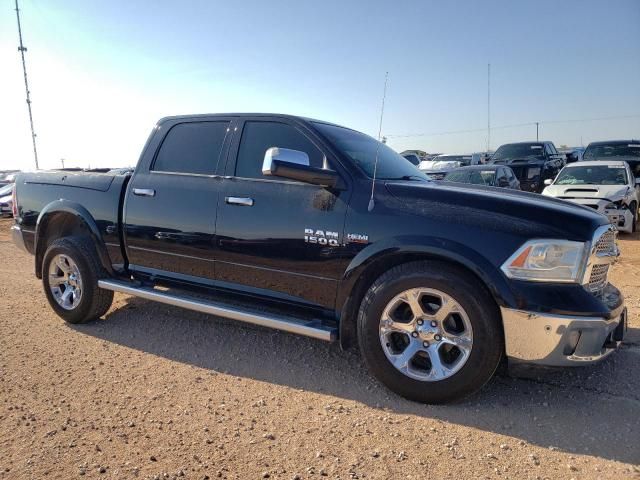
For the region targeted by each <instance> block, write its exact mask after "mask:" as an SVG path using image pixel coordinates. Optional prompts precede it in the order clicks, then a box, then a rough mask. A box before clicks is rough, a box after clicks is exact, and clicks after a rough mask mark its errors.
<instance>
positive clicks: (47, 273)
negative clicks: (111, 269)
mask: <svg viewBox="0 0 640 480" xmlns="http://www.w3.org/2000/svg"><path fill="white" fill-rule="evenodd" d="M103 276H104V271H103V268H102V266H101V265H100V263H99V262H98V259H97V257H96V253H95V249H94V248H93V245H92V243H91V241H90V240H89V239H87V238H84V237H65V238H61V239H58V240H55V241H54V242H53V243H52V244H51V245H50V246H49V248H48V249H47V251H46V252H45V254H44V259H43V262H42V283H43V285H44V292H45V295H46V296H47V300H48V301H49V304H50V305H51V308H53V310H54V311H55V312H56V313H57V314H58V316H60V317H62V318H63V319H64V320H65V321H66V322H69V323H84V322H88V321H91V320H94V319H96V318H98V317H101V316H102V315H104V314H105V313H107V310H109V307H110V306H111V303H112V302H113V292H112V291H109V290H103V289H101V288H98V280H99V279H100V278H102V277H103Z"/></svg>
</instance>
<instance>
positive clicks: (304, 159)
mask: <svg viewBox="0 0 640 480" xmlns="http://www.w3.org/2000/svg"><path fill="white" fill-rule="evenodd" d="M309 163H310V162H309V155H307V154H306V153H305V152H301V151H299V150H291V149H289V148H280V147H271V148H269V149H268V150H267V151H266V152H265V154H264V162H263V163H262V174H263V175H267V176H275V177H283V178H289V179H291V180H298V181H300V182H305V183H311V184H313V185H321V186H323V187H329V188H337V187H338V186H339V184H340V177H339V176H338V174H337V173H336V172H335V171H333V170H328V169H324V168H315V167H312V166H310V164H309Z"/></svg>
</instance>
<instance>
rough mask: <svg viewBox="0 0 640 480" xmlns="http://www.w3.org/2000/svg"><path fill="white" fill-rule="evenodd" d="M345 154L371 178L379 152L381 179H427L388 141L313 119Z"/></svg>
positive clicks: (378, 172) (378, 169)
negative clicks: (381, 141) (387, 144)
mask: <svg viewBox="0 0 640 480" xmlns="http://www.w3.org/2000/svg"><path fill="white" fill-rule="evenodd" d="M313 123H314V125H315V126H316V127H317V128H318V130H320V131H321V132H322V133H323V134H324V135H326V136H327V138H328V139H329V140H331V142H333V143H334V144H335V146H336V147H338V149H340V151H342V153H344V154H345V155H347V156H348V157H349V158H350V159H351V160H353V162H354V163H355V164H356V165H357V166H358V167H360V169H361V170H362V171H363V172H364V173H365V174H366V175H367V176H368V177H370V178H373V170H374V165H375V162H376V153H377V155H378V167H377V172H376V178H379V179H381V180H425V181H429V178H428V177H427V176H426V175H425V174H424V173H422V172H420V170H418V169H417V168H416V167H415V166H414V165H413V164H412V163H411V162H407V159H406V158H404V157H402V156H400V154H398V153H396V152H395V151H393V150H392V149H391V148H389V147H387V146H386V145H385V144H383V143H380V142H378V141H377V140H374V139H373V138H371V137H370V136H368V135H365V134H364V133H360V132H356V131H354V130H349V129H348V128H343V127H337V126H335V125H328V124H326V123H320V122H313Z"/></svg>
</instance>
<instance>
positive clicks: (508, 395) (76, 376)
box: [0, 220, 640, 480]
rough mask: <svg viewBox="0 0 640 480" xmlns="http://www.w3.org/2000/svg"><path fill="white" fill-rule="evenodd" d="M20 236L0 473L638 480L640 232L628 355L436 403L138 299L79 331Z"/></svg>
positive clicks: (4, 293) (12, 275)
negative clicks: (50, 298)
mask: <svg viewBox="0 0 640 480" xmlns="http://www.w3.org/2000/svg"><path fill="white" fill-rule="evenodd" d="M9 225H10V221H8V220H3V221H0V258H2V259H3V260H4V261H3V262H2V263H1V264H0V278H2V281H1V282H0V296H1V298H2V303H1V304H0V479H4V478H7V479H8V478H16V479H27V478H28V479H40V478H45V477H46V478H61V479H70V478H103V479H106V478H117V479H121V478H141V479H142V478H158V479H165V478H187V479H200V480H202V479H207V478H211V479H214V478H218V477H220V478H240V479H251V478H283V479H294V478H305V479H306V478H312V479H313V478H315V479H320V478H323V477H328V478H341V479H350V478H372V479H373V478H375V479H387V478H394V479H395V478H438V479H441V478H503V479H506V478H514V479H527V478H530V479H543V478H553V479H555V478H567V479H570V478H575V479H576V480H577V479H582V478H616V479H621V478H640V467H639V466H638V464H639V463H640V446H639V445H638V443H639V441H640V376H639V375H638V369H639V367H640V319H639V316H640V289H639V288H638V287H639V286H640V235H636V236H634V237H631V236H629V235H621V246H622V251H623V256H622V260H621V262H620V263H619V264H617V265H616V267H615V270H614V273H613V281H614V283H615V284H617V285H618V286H619V287H621V288H622V289H623V290H624V293H625V295H626V297H627V303H628V306H629V311H630V328H629V332H628V337H627V339H628V340H627V342H626V344H625V345H624V346H623V347H622V348H621V349H620V351H619V352H617V353H616V354H614V355H612V356H611V357H609V359H607V360H606V361H605V362H603V363H601V364H600V365H598V366H595V367H589V368H584V369H572V370H563V371H560V372H552V373H548V374H545V375H544V376H539V377H537V378H532V379H514V378H509V377H503V376H499V377H496V378H494V379H493V380H492V381H491V382H490V383H489V384H488V385H487V386H486V387H485V388H484V389H483V390H482V391H481V392H480V393H479V394H477V395H475V396H473V397H471V398H469V399H467V400H465V401H464V402H461V403H458V404H454V405H449V406H427V405H420V404H415V403H412V402H408V401H405V400H403V399H402V398H399V397H397V396H396V395H394V394H393V393H390V392H389V391H388V390H386V389H385V388H384V387H382V386H380V385H379V384H378V383H377V382H376V381H375V380H373V379H372V378H371V377H370V376H369V375H368V374H367V372H366V370H365V368H364V366H363V364H362V361H361V359H360V357H359V356H358V354H357V353H354V352H342V351H341V350H340V349H339V347H338V346H337V345H328V344H325V343H323V342H320V341H315V340H311V339H307V338H303V337H297V336H294V335H289V334H286V333H279V332H274V331H269V330H265V329H260V328H257V327H252V326H247V325H244V324H239V323H234V322H231V321H226V320H220V319H216V318H212V317H207V316H205V315H201V314H198V313H193V312H188V311H185V310H181V309H178V308H173V307H169V306H164V305H160V304H154V303H151V302H148V301H144V300H140V299H136V298H132V297H128V296H125V295H120V294H117V295H116V301H115V302H114V305H113V307H112V309H111V310H110V311H109V313H108V314H107V315H106V316H105V318H104V319H103V320H100V321H97V322H94V323H92V324H88V325H82V326H71V325H66V324H65V323H64V322H63V321H62V320H61V319H60V318H58V317H57V316H56V315H55V314H54V313H53V312H52V310H51V309H50V308H49V306H48V304H47V302H46V300H45V298H44V294H43V293H42V287H41V284H40V282H39V281H38V280H37V279H36V278H35V276H34V275H33V260H32V257H30V256H28V255H26V254H24V253H22V252H20V251H19V250H18V249H17V248H16V247H14V245H13V244H12V243H11V242H10V239H9V236H8V227H9Z"/></svg>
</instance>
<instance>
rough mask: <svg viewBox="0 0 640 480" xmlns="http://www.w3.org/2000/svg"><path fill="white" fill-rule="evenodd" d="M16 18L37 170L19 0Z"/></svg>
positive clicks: (25, 48) (34, 133)
mask: <svg viewBox="0 0 640 480" xmlns="http://www.w3.org/2000/svg"><path fill="white" fill-rule="evenodd" d="M16 18H17V19H18V37H19V38H20V46H19V47H18V51H19V52H20V55H21V56H22V72H23V73H24V89H25V90H26V92H27V108H28V109H29V123H30V124H31V139H32V141H33V156H34V158H35V160H36V170H38V150H37V149H36V132H35V130H34V129H33V115H31V95H30V93H31V92H29V82H27V64H26V63H25V61H24V52H26V51H27V47H25V46H24V45H23V44H22V27H21V26H20V9H19V8H18V0H16Z"/></svg>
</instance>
